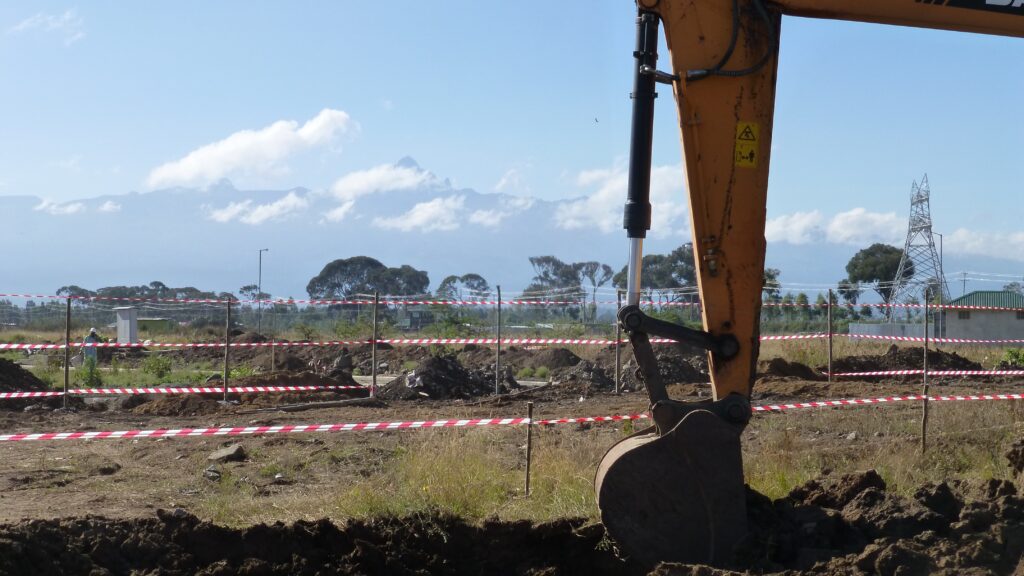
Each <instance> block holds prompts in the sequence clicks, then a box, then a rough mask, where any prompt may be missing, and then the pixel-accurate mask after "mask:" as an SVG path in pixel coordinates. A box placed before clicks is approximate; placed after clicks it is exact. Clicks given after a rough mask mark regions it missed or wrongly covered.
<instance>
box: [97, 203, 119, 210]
mask: <svg viewBox="0 0 1024 576" xmlns="http://www.w3.org/2000/svg"><path fill="white" fill-rule="evenodd" d="M98 210H99V211H100V212H120V211H121V205H120V204H118V203H117V202H114V201H113V200H107V201H106V202H104V203H103V204H101V205H100V207H99V208H98Z"/></svg>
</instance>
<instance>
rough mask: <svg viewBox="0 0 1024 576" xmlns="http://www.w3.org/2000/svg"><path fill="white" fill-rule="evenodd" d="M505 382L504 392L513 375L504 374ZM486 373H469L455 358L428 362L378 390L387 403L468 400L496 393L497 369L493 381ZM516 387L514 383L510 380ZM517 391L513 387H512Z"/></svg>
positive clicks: (440, 358) (432, 359)
mask: <svg viewBox="0 0 1024 576" xmlns="http://www.w3.org/2000/svg"><path fill="white" fill-rule="evenodd" d="M502 372H503V373H504V376H505V378H504V379H503V380H504V382H503V384H502V390H501V392H507V391H508V389H509V388H510V384H509V382H508V380H509V379H511V374H510V373H509V372H508V371H506V370H503V371H502ZM487 376H488V374H487V373H486V372H482V371H477V370H467V369H466V367H465V366H463V365H462V364H461V363H460V362H459V360H458V358H457V357H456V356H431V357H428V358H425V359H424V360H423V361H422V362H420V363H419V365H418V366H416V368H415V369H413V370H412V371H410V372H409V373H408V374H404V375H402V376H400V377H399V378H396V379H395V380H393V381H391V382H390V383H388V384H387V385H385V386H383V387H382V388H381V389H380V390H379V394H378V395H379V396H380V397H381V398H383V399H385V400H415V399H420V398H430V399H433V400H449V399H465V398H472V397H475V396H483V395H486V394H493V393H494V367H493V366H491V371H490V374H489V376H490V378H488V377H487ZM511 382H512V383H513V384H514V382H515V381H514V380H511ZM512 387H514V386H512Z"/></svg>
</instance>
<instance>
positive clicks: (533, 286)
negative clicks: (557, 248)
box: [526, 256, 580, 292]
mask: <svg viewBox="0 0 1024 576" xmlns="http://www.w3.org/2000/svg"><path fill="white" fill-rule="evenodd" d="M530 265H531V266H533V273H534V276H533V281H532V282H530V285H529V286H527V287H526V291H527V292H546V291H551V290H560V289H569V290H570V291H572V290H576V291H579V290H580V277H579V273H578V271H577V270H576V268H575V267H574V266H573V265H572V264H566V263H565V262H562V261H561V260H559V259H558V258H556V257H554V256H531V257H530Z"/></svg>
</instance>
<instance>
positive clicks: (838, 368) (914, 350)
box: [819, 344, 984, 379]
mask: <svg viewBox="0 0 1024 576" xmlns="http://www.w3.org/2000/svg"><path fill="white" fill-rule="evenodd" d="M923 358H924V349H923V348H921V347H910V348H900V347H898V346H896V345H895V344H893V345H892V346H890V347H889V350H888V351H887V352H886V353H885V354H881V355H868V356H847V357H844V358H837V359H835V360H834V361H833V362H832V370H833V371H834V372H876V371H885V370H912V369H920V368H921V366H922V360H923ZM819 369H820V370H821V371H823V372H824V371H825V370H827V367H824V366H823V367H820V368H819ZM928 369H929V370H984V367H982V365H981V364H978V363H977V362H974V361H972V360H968V359H967V358H964V357H963V356H960V355H959V354H957V353H956V352H946V351H944V350H935V349H931V348H929V350H928ZM879 378H881V377H879ZM884 378H886V379H892V378H893V377H892V376H886V377H884Z"/></svg>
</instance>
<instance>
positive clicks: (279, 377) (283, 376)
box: [229, 371, 359, 386]
mask: <svg viewBox="0 0 1024 576" xmlns="http://www.w3.org/2000/svg"><path fill="white" fill-rule="evenodd" d="M229 384H230V385H231V386H358V385H359V384H358V383H357V382H356V381H355V380H354V379H353V378H352V376H351V375H349V374H344V373H338V374H336V375H335V376H332V377H327V376H321V375H320V374H314V373H313V372H309V371H304V372H298V373H291V372H271V373H269V374H256V375H255V376H246V377H245V378H235V379H232V380H231V381H230V382H229Z"/></svg>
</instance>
